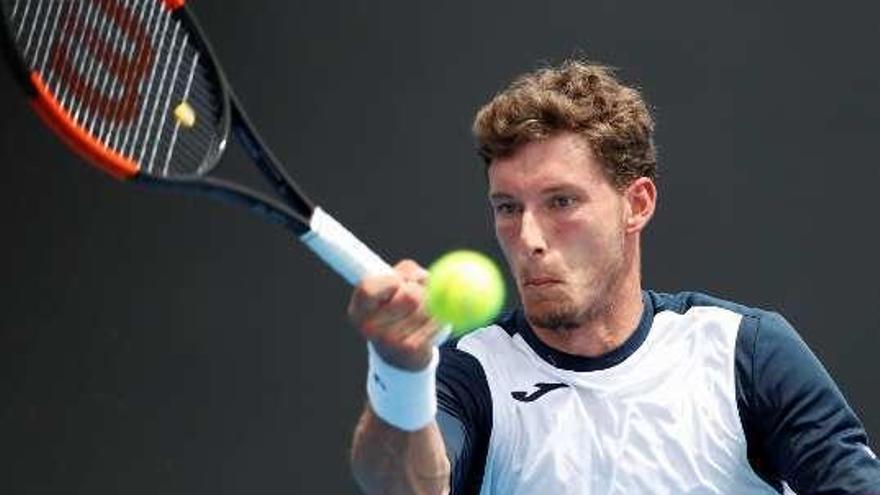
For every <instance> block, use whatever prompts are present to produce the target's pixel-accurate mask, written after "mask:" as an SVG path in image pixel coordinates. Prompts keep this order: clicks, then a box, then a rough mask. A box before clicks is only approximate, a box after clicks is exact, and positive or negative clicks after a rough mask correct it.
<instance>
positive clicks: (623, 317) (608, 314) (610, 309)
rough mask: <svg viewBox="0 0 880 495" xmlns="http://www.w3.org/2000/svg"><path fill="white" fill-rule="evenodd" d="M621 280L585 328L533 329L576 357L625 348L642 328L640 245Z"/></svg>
mask: <svg viewBox="0 0 880 495" xmlns="http://www.w3.org/2000/svg"><path fill="white" fill-rule="evenodd" d="M635 251H636V252H635V253H634V256H632V257H631V258H630V259H628V260H626V261H627V263H626V266H627V267H628V268H627V269H626V270H625V272H624V273H623V274H622V276H621V279H620V281H619V282H618V283H617V284H614V286H612V287H609V289H610V290H609V291H608V292H609V293H608V294H607V297H605V298H604V304H603V305H602V306H603V308H602V309H601V310H599V311H595V312H594V313H593V314H592V315H591V316H590V317H589V318H587V319H586V320H585V321H584V322H583V323H582V324H581V325H579V326H577V327H575V328H571V329H566V330H563V331H560V330H550V329H546V328H540V327H535V326H534V325H533V326H532V328H533V330H534V332H535V335H537V336H538V338H539V339H541V341H543V342H544V343H545V344H547V345H548V346H550V347H552V348H554V349H556V350H559V351H562V352H565V353H567V354H573V355H576V356H585V357H597V356H601V355H603V354H606V353H608V352H610V351H613V350H614V349H616V348H618V347H620V346H621V345H623V343H624V342H626V340H627V339H628V338H629V337H630V336H632V334H633V333H634V332H635V331H636V328H637V327H638V324H639V321H640V319H641V316H642V311H643V309H644V308H643V306H644V304H643V302H642V287H641V285H642V284H641V267H640V265H639V263H638V259H639V256H638V245H636V247H635Z"/></svg>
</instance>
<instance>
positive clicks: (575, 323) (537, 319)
mask: <svg viewBox="0 0 880 495" xmlns="http://www.w3.org/2000/svg"><path fill="white" fill-rule="evenodd" d="M610 309H611V308H610V302H609V301H606V300H604V299H602V298H598V299H597V300H595V301H594V302H593V304H591V305H589V306H587V307H585V308H578V307H577V306H576V305H574V304H573V303H572V302H570V301H565V302H559V303H557V304H553V305H552V306H550V307H547V308H535V309H534V310H531V311H530V310H529V308H528V306H526V308H525V311H526V319H528V320H529V323H531V324H532V325H533V326H536V327H539V328H544V329H547V330H551V331H554V332H566V331H571V330H574V329H576V328H579V327H581V326H582V325H584V324H585V323H588V322H590V321H595V320H599V319H601V318H602V316H603V315H605V314H607V313H608V312H609V311H610Z"/></svg>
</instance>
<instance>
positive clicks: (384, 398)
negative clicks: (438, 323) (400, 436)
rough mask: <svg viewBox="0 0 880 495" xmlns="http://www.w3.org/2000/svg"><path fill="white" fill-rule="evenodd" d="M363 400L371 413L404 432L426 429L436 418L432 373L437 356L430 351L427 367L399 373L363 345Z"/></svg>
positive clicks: (399, 370) (377, 353)
mask: <svg viewBox="0 0 880 495" xmlns="http://www.w3.org/2000/svg"><path fill="white" fill-rule="evenodd" d="M367 350H368V356H369V357H368V373H367V397H368V398H369V401H370V406H371V407H372V409H373V412H375V413H376V415H377V416H379V417H380V418H381V419H382V420H384V421H385V422H386V423H388V424H390V425H391V426H394V427H395V428H398V429H401V430H405V431H416V430H419V429H421V428H424V427H425V426H427V425H429V424H430V423H431V422H432V421H433V420H434V417H435V415H436V414H437V386H436V370H437V365H438V363H439V361H440V352H439V351H438V350H437V348H436V347H433V346H432V347H431V350H430V352H431V355H430V360H429V361H428V363H427V366H424V367H423V368H421V369H418V370H407V369H401V368H399V367H397V366H394V365H392V364H390V363H388V362H387V361H385V360H384V359H383V358H382V356H381V355H380V354H379V352H378V351H377V350H376V348H375V347H374V346H373V344H372V343H368V344H367Z"/></svg>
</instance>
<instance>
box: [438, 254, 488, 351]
mask: <svg viewBox="0 0 880 495" xmlns="http://www.w3.org/2000/svg"><path fill="white" fill-rule="evenodd" d="M428 272H429V273H430V276H429V278H428V301H427V305H428V312H429V313H430V314H431V316H433V317H434V318H436V319H437V320H439V321H441V322H443V323H449V324H451V325H452V333H453V335H462V334H464V333H465V332H467V331H469V330H473V329H475V328H478V327H481V326H484V325H486V324H487V323H489V322H491V321H492V320H493V319H494V318H495V317H496V316H497V315H498V312H499V311H501V308H502V307H503V306H504V278H503V277H502V275H501V272H500V271H499V270H498V267H497V266H496V265H495V263H494V262H493V261H492V260H491V259H490V258H489V257H487V256H486V255H484V254H481V253H478V252H476V251H469V250H459V251H452V252H449V253H447V254H445V255H443V256H441V257H440V258H439V259H437V261H435V262H434V263H433V264H431V266H430V267H429V268H428Z"/></svg>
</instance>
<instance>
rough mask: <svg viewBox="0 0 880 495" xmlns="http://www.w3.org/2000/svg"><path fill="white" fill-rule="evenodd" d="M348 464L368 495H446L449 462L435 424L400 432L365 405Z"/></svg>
mask: <svg viewBox="0 0 880 495" xmlns="http://www.w3.org/2000/svg"><path fill="white" fill-rule="evenodd" d="M351 462H352V471H353V473H354V477H355V480H357V482H358V484H359V485H360V487H361V489H362V490H364V493H366V494H367V495H440V494H447V493H449V473H450V466H449V460H448V459H447V458H446V449H445V447H444V445H443V437H442V436H441V435H440V430H439V428H438V427H437V424H436V423H434V422H432V423H431V424H429V425H428V426H426V427H424V428H422V429H420V430H417V431H413V432H408V431H403V430H400V429H397V428H395V427H393V426H391V425H389V424H387V423H385V422H384V421H382V420H381V419H379V418H378V417H377V416H376V414H375V413H373V411H372V409H371V408H370V406H369V405H367V407H366V408H365V409H364V413H363V414H362V415H361V418H360V421H359V422H358V425H357V428H356V429H355V433H354V441H353V445H352V453H351Z"/></svg>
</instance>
